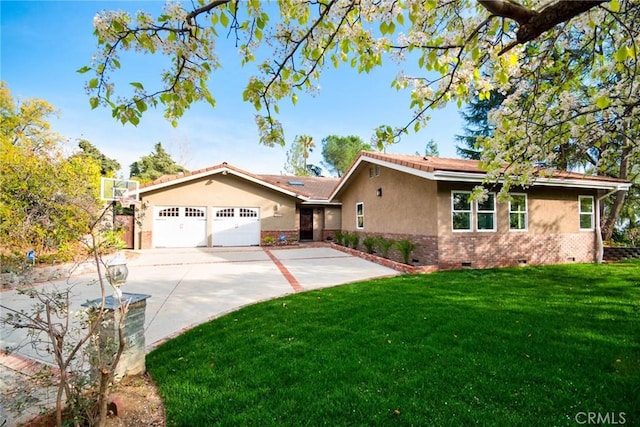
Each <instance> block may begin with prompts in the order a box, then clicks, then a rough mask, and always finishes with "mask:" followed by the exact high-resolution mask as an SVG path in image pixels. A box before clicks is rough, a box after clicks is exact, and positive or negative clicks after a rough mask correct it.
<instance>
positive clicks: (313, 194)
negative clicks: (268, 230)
mask: <svg viewBox="0 0 640 427" xmlns="http://www.w3.org/2000/svg"><path fill="white" fill-rule="evenodd" d="M225 170H226V171H230V172H232V173H233V172H235V173H236V174H237V175H239V176H241V177H245V178H250V179H253V180H255V181H259V182H263V183H265V184H270V185H272V186H275V187H278V188H280V189H282V190H284V191H288V192H291V193H294V194H298V195H301V196H302V197H304V198H308V199H311V200H325V201H326V200H327V199H328V197H329V195H330V194H331V191H332V190H333V189H334V188H335V186H336V185H337V184H338V182H339V181H340V179H339V178H325V177H308V176H303V177H299V176H289V175H261V174H255V173H252V172H247V171H246V170H243V169H240V168H237V167H235V166H232V165H230V164H228V163H226V162H223V163H220V164H218V165H215V166H210V167H207V168H202V169H197V170H193V171H190V172H185V173H181V174H173V175H163V176H161V177H160V178H158V179H156V180H154V181H152V182H148V183H145V184H142V185H140V191H141V192H145V190H149V189H150V188H152V187H156V186H159V185H162V184H167V185H171V182H172V181H176V182H178V181H179V182H182V181H189V180H191V179H197V178H200V177H203V176H207V175H212V174H216V173H221V172H223V171H225ZM297 182H299V183H300V184H297V185H296V183H297Z"/></svg>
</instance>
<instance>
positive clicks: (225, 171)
mask: <svg viewBox="0 0 640 427" xmlns="http://www.w3.org/2000/svg"><path fill="white" fill-rule="evenodd" d="M218 174H223V175H227V174H231V175H235V176H237V177H239V178H242V179H246V180H247V181H250V182H253V183H255V184H258V185H262V186H264V187H267V188H270V189H272V190H274V191H277V192H280V193H283V194H286V195H288V196H291V197H295V198H297V199H302V200H308V199H309V197H307V196H305V195H302V194H300V193H295V192H293V191H289V190H286V189H284V188H282V187H278V186H277V185H273V184H270V183H268V182H266V181H263V180H260V179H258V178H255V177H253V176H251V175H246V174H243V173H241V172H238V171H236V170H235V169H231V168H228V167H222V168H219V169H213V170H210V171H205V172H202V173H199V174H195V175H186V176H184V177H182V178H176V179H172V180H169V181H165V182H160V183H158V184H155V185H150V186H149V187H144V188H141V189H140V191H139V193H140V194H143V193H148V192H150V191H157V190H160V189H163V188H166V187H171V186H173V185H179V184H182V183H184V182H188V181H193V180H196V179H201V178H206V177H207V176H212V175H218Z"/></svg>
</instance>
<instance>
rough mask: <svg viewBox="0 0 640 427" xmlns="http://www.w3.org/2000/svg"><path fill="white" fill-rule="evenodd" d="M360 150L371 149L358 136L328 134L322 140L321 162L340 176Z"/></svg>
mask: <svg viewBox="0 0 640 427" xmlns="http://www.w3.org/2000/svg"><path fill="white" fill-rule="evenodd" d="M362 150H365V151H369V150H371V145H369V144H367V143H365V142H364V141H363V140H362V138H360V137H359V136H355V135H349V136H337V135H329V136H327V137H326V138H324V139H323V140H322V157H324V162H322V163H323V164H324V165H325V166H327V167H328V168H329V169H330V170H331V171H333V172H335V173H336V174H337V175H338V177H341V176H342V174H343V173H344V172H345V171H346V170H347V169H348V168H349V166H351V162H353V161H354V160H355V158H356V156H357V155H358V153H360V151H362Z"/></svg>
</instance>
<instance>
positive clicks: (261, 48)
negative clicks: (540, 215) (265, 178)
mask: <svg viewBox="0 0 640 427" xmlns="http://www.w3.org/2000/svg"><path fill="white" fill-rule="evenodd" d="M189 5H190V7H192V6H191V3H189ZM94 26H95V34H96V36H97V39H98V45H99V52H98V54H97V55H96V56H95V57H94V60H93V62H92V64H91V65H90V66H86V67H83V68H82V69H81V70H80V71H81V72H90V71H91V72H93V73H95V75H94V76H93V77H91V78H90V79H89V80H88V83H87V90H88V93H89V97H90V103H91V105H92V106H93V107H94V108H95V107H98V106H99V105H106V106H108V107H110V108H111V109H112V111H113V115H114V117H115V118H117V119H118V120H120V121H122V122H123V123H127V122H129V123H132V124H134V125H135V124H137V123H138V122H139V120H140V117H141V116H142V115H143V113H144V112H145V111H146V110H147V108H148V107H149V106H154V107H157V106H161V107H163V108H164V110H165V115H166V117H167V119H169V120H171V121H172V122H173V123H174V124H175V123H176V121H177V120H178V119H179V118H180V117H181V116H182V114H183V113H184V112H185V110H186V109H187V108H188V107H189V106H190V105H191V104H192V103H193V102H196V101H206V102H208V103H210V104H211V105H214V104H215V90H214V91H213V92H212V91H211V90H210V88H209V86H208V82H209V79H210V77H211V75H212V74H213V73H214V71H215V69H216V68H218V67H219V66H220V64H221V61H222V60H223V59H221V58H218V56H217V54H216V52H217V49H216V44H217V43H220V42H224V41H225V39H231V40H230V42H231V43H235V44H236V46H237V47H238V53H239V58H240V63H241V64H242V65H248V64H251V63H253V64H254V66H255V68H256V75H255V76H254V77H252V78H251V79H250V80H249V81H248V83H247V86H246V88H245V90H244V93H243V96H244V99H245V100H246V101H247V102H250V103H252V104H253V105H254V106H255V109H256V111H257V113H256V116H255V118H256V123H257V125H258V129H259V131H260V137H261V142H262V143H265V144H267V145H273V144H281V145H282V144H284V136H283V129H282V126H281V124H280V122H279V121H278V119H277V115H278V104H279V103H280V102H282V101H283V100H290V102H293V103H294V104H295V103H296V101H297V98H298V96H299V94H300V93H303V92H306V91H315V90H317V88H318V83H319V79H320V77H321V74H322V71H323V69H325V68H326V67H341V66H349V67H352V68H355V69H356V70H357V71H358V72H360V73H366V72H369V71H370V70H372V69H374V68H375V67H380V66H382V65H383V64H385V65H386V64H387V63H388V62H394V63H397V64H398V69H399V70H400V69H401V67H402V66H403V65H405V64H407V66H405V68H409V69H412V70H413V69H415V70H418V72H416V73H415V75H413V74H412V75H409V74H404V73H402V72H399V73H398V75H397V76H396V78H395V79H394V80H393V82H391V83H392V85H393V86H394V87H396V88H397V89H399V90H401V89H407V90H408V91H409V93H410V100H409V109H410V110H412V113H408V118H407V121H406V122H405V123H402V124H381V126H380V127H378V128H377V129H376V132H375V135H374V136H373V137H372V142H373V143H374V144H376V145H378V147H380V148H382V147H384V146H385V145H388V144H390V143H393V142H394V141H397V140H398V138H400V137H401V136H402V135H403V134H404V133H406V132H409V131H418V130H419V129H421V128H422V127H424V126H425V125H426V124H427V121H428V118H429V116H428V112H429V110H430V109H435V108H440V107H443V106H444V105H446V104H448V103H450V102H455V103H457V104H458V105H459V106H461V105H463V104H465V103H466V102H468V101H469V100H470V99H472V98H474V97H479V98H480V99H482V98H486V97H489V96H491V93H492V91H497V92H499V93H502V94H504V95H505V96H506V99H505V100H504V102H503V103H502V104H501V106H500V108H498V109H497V110H495V111H494V112H493V113H492V114H491V117H490V119H491V120H492V122H493V124H494V125H495V127H496V132H495V134H494V135H493V136H492V137H491V138H487V139H485V140H484V141H483V147H482V148H483V150H482V152H483V164H484V166H485V167H486V168H487V170H488V171H489V177H490V179H498V178H501V179H503V180H504V182H505V185H504V189H505V190H508V189H509V188H510V187H511V186H512V185H529V184H530V183H531V182H532V180H534V179H535V177H536V176H537V174H538V173H539V165H541V164H542V165H552V164H555V163H554V159H555V158H556V156H558V152H559V151H560V150H559V147H571V149H572V150H575V152H582V153H585V154H586V153H588V152H591V151H590V150H592V149H593V148H596V149H597V151H598V157H599V158H600V159H601V160H599V161H600V162H608V161H610V158H611V157H612V156H613V157H615V156H619V154H620V152H621V148H622V149H623V150H624V152H625V153H626V156H628V157H629V158H638V156H639V153H638V152H639V149H638V142H637V141H638V130H639V129H640V126H639V123H638V120H640V119H639V117H640V114H638V113H639V108H640V78H639V76H640V69H639V67H638V61H637V59H638V52H639V48H640V2H638V1H636V0H612V1H610V2H606V1H602V0H595V1H593V0H592V1H585V0H576V1H560V0H551V1H547V0H544V1H543V0H519V2H516V1H514V0H479V1H475V0H450V1H445V0H393V1H392V0H378V1H374V0H278V1H277V3H268V2H261V1H259V0H249V1H237V0H215V1H212V0H199V1H198V3H197V6H195V7H192V8H191V9H188V10H187V9H185V8H184V7H183V6H182V5H181V4H180V3H168V4H167V6H166V7H165V10H164V13H163V14H161V15H160V16H158V17H155V18H154V17H152V16H150V15H149V14H147V13H145V12H138V13H137V14H136V15H135V16H131V15H129V14H127V13H125V12H118V11H111V12H103V13H100V14H98V15H97V16H96V17H95V19H94ZM129 50H135V51H139V52H142V53H152V54H163V55H167V56H169V57H170V58H171V60H172V68H171V69H169V70H166V71H163V72H161V73H160V74H161V78H162V84H161V85H160V86H159V87H157V88H150V87H148V84H147V82H146V81H145V82H144V83H143V82H142V81H137V82H131V83H130V84H131V88H132V92H130V93H126V90H124V91H123V89H122V88H118V93H119V94H121V96H120V97H116V95H115V94H116V87H115V85H114V83H113V80H112V79H111V76H112V75H113V73H114V72H116V71H117V69H118V68H120V62H119V60H120V53H121V52H123V51H129ZM224 61H225V63H227V64H228V62H227V61H229V59H227V58H224ZM141 77H143V76H141ZM505 165H507V166H506V168H505ZM594 170H595V171H598V170H600V168H598V167H595V168H594Z"/></svg>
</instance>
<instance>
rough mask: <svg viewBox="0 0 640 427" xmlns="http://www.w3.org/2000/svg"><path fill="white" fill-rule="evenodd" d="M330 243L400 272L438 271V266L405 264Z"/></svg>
mask: <svg viewBox="0 0 640 427" xmlns="http://www.w3.org/2000/svg"><path fill="white" fill-rule="evenodd" d="M330 245H331V247H332V248H334V249H337V250H339V251H341V252H345V253H348V254H349V255H353V256H357V257H359V258H362V259H366V260H367V261H371V262H375V263H376V264H380V265H382V266H384V267H387V268H391V269H393V270H396V271H400V272H402V273H407V274H419V273H433V272H434V271H438V267H437V266H435V265H407V264H403V263H401V262H397V261H392V260H390V259H387V258H383V257H381V256H377V255H374V254H368V253H366V252H362V251H359V250H357V249H352V248H349V247H346V246H342V245H338V244H337V243H330Z"/></svg>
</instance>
